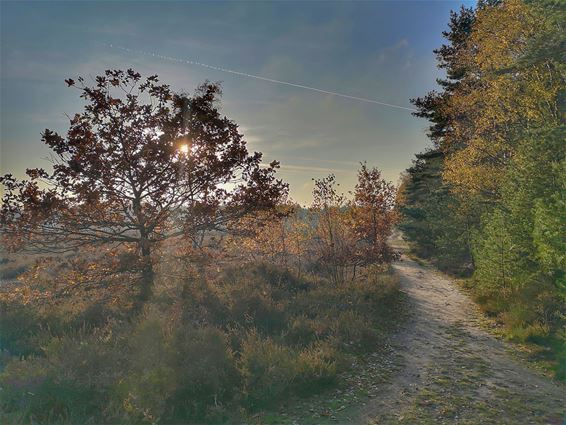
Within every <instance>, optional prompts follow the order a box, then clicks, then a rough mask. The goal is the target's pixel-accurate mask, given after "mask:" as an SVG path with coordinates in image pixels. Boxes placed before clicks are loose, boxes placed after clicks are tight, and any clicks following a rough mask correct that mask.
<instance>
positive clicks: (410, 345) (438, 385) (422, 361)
mask: <svg viewBox="0 0 566 425" xmlns="http://www.w3.org/2000/svg"><path fill="white" fill-rule="evenodd" d="M394 267H395V269H396V270H397V272H398V273H399V275H400V277H401V287H402V291H403V292H405V293H406V294H407V296H408V297H407V298H408V303H409V308H410V310H411V315H410V316H411V317H410V319H409V321H408V323H407V324H406V326H405V327H404V330H403V331H402V332H400V333H399V334H398V335H397V337H396V339H395V341H394V343H393V345H394V347H395V351H396V352H397V353H399V354H401V366H400V367H399V369H397V371H396V372H395V373H394V374H393V376H392V379H391V380H390V381H389V383H386V384H385V385H383V386H381V390H380V391H379V393H378V394H376V395H375V396H374V397H372V399H371V400H369V401H368V402H367V403H366V405H365V406H364V407H363V408H362V409H361V412H360V414H359V415H356V416H357V420H355V422H359V423H366V424H367V423H370V424H389V423H415V424H428V423H430V424H439V423H446V424H453V423H458V424H492V423H493V424H531V423H533V424H539V423H541V424H566V386H564V385H562V384H559V383H556V382H553V381H552V380H550V379H548V378H546V377H544V376H541V375H540V374H538V373H537V372H535V371H533V370H530V369H529V368H528V367H527V365H526V364H523V362H521V361H519V360H517V359H516V358H515V356H511V355H510V354H509V352H508V348H509V346H508V344H507V343H506V342H503V341H500V340H498V339H497V338H495V337H493V336H492V335H490V334H489V333H488V332H486V331H485V330H484V329H483V328H482V327H481V326H480V320H481V319H482V316H481V313H480V312H479V311H478V310H477V307H476V306H475V304H474V303H473V301H472V300H470V299H469V297H468V296H466V295H465V294H464V293H462V292H461V291H460V290H459V288H458V287H457V286H456V285H455V284H454V282H452V281H451V280H450V279H447V278H446V277H444V276H443V275H441V274H440V273H438V272H436V271H434V270H433V269H431V268H429V267H426V266H423V265H420V264H418V263H417V262H415V261H413V260H411V259H408V258H406V257H404V258H403V261H400V262H398V263H397V264H395V266H394Z"/></svg>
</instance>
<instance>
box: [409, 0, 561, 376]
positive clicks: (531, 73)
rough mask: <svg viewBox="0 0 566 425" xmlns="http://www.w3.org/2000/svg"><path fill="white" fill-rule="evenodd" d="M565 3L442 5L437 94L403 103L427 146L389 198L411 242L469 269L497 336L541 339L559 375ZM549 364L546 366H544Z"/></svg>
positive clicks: (449, 264)
mask: <svg viewBox="0 0 566 425" xmlns="http://www.w3.org/2000/svg"><path fill="white" fill-rule="evenodd" d="M565 23H566V3H564V2H561V1H551V0H548V1H546V0H540V1H520V0H509V1H480V2H479V3H478V5H477V7H476V8H475V9H468V8H462V9H460V11H458V12H452V15H451V18H450V24H449V29H448V31H445V32H444V33H443V36H444V37H445V39H446V40H447V43H446V44H444V45H442V46H441V47H440V48H438V49H437V50H435V52H434V53H435V54H436V57H437V61H438V66H439V68H441V69H443V70H444V71H445V72H446V77H445V78H444V79H439V80H438V84H439V85H440V90H439V91H433V92H430V93H428V94H426V95H425V96H424V97H422V98H417V99H414V100H413V101H412V102H413V104H414V105H415V106H416V107H417V108H418V112H417V113H415V115H417V116H419V117H424V118H426V119H428V120H429V122H430V123H431V124H430V127H429V128H428V136H429V137H430V139H431V140H432V142H433V147H432V148H431V149H429V150H426V151H425V152H422V153H419V154H418V155H417V159H416V160H415V161H414V164H413V166H412V167H411V168H409V169H408V170H407V172H406V174H405V176H404V178H403V181H402V184H401V190H400V194H399V204H400V205H401V207H400V208H401V211H402V222H401V224H400V227H401V228H402V230H403V232H404V234H405V237H406V238H407V239H408V240H409V241H410V242H411V243H412V248H413V250H414V252H415V253H416V254H418V255H419V256H421V257H425V258H429V259H431V260H433V261H434V262H436V263H437V265H438V266H439V267H440V268H441V269H443V270H445V271H448V272H451V273H454V274H458V275H464V276H471V277H472V279H470V281H469V284H470V287H471V288H472V290H473V293H474V294H475V295H476V297H477V299H478V300H479V301H480V303H481V305H482V306H483V307H484V308H485V310H486V311H487V312H488V313H489V314H492V315H494V316H497V317H498V318H499V319H501V321H502V322H503V323H504V324H505V329H506V332H507V335H508V336H509V337H510V338H513V339H517V340H520V341H525V340H531V341H535V342H539V343H541V344H543V345H547V346H550V347H551V348H552V352H553V353H554V361H555V364H557V372H558V376H560V377H562V378H564V377H566V326H565V325H566V320H565V319H566V161H565V157H566V143H565V140H566V127H565V125H566V110H565V106H566V84H565V81H566V73H565V71H566V63H565V52H566V36H565V29H564V25H565ZM556 360H557V362H556Z"/></svg>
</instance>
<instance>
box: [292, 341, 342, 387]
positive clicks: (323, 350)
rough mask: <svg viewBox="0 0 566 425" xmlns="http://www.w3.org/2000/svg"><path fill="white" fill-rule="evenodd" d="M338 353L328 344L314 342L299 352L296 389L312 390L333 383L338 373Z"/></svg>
mask: <svg viewBox="0 0 566 425" xmlns="http://www.w3.org/2000/svg"><path fill="white" fill-rule="evenodd" d="M338 363H339V362H338V354H337V352H336V349H335V348H333V347H332V346H330V344H316V345H314V346H312V347H310V348H307V349H305V350H303V351H301V352H300V353H299V357H298V359H297V383H296V386H297V389H298V391H300V392H305V391H308V392H310V391H313V390H317V389H320V388H321V387H324V386H327V385H330V384H332V383H334V381H335V380H336V377H337V373H338Z"/></svg>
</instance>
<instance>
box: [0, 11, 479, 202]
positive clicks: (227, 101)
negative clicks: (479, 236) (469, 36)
mask: <svg viewBox="0 0 566 425" xmlns="http://www.w3.org/2000/svg"><path fill="white" fill-rule="evenodd" d="M462 4H464V5H466V6H472V5H473V3H472V2H470V1H466V2H461V1H424V0H423V1H375V2H371V1H363V2H361V1H360V2H345V1H312V2H283V1H279V2H268V1H261V2H259V1H257V2H254V1H231V2H195V1H193V2H171V1H161V2H157V1H145V2H135V3H134V2H133V1H125V2H110V1H98V2H94V1H93V2H91V1H76V2H67V1H64V2H50V1H39V2H26V1H20V2H15V1H14V2H6V1H3V2H0V24H1V25H0V35H1V41H0V59H1V65H0V69H1V74H0V173H1V174H5V173H12V174H14V175H16V176H18V177H23V175H24V171H25V169H26V168H33V167H44V168H49V166H50V165H49V162H48V159H47V158H48V155H49V150H48V149H47V148H46V147H45V146H43V145H42V142H41V136H40V134H41V132H42V131H43V130H45V129H46V128H49V129H51V130H55V131H59V132H61V133H65V132H66V130H67V128H68V124H69V121H68V118H67V116H72V115H73V114H74V113H75V112H79V111H80V110H81V109H82V106H83V103H82V102H81V99H79V98H78V96H77V92H76V90H72V89H68V88H66V84H65V83H64V80H65V79H66V78H76V77H77V76H79V75H82V76H84V77H87V78H88V77H89V76H96V75H99V74H101V73H103V72H104V70H106V69H127V68H133V69H135V70H136V71H138V72H140V73H141V74H142V75H152V74H157V75H158V76H159V77H160V80H161V81H162V82H164V83H167V84H170V85H171V87H172V88H173V89H174V90H177V91H184V92H189V93H192V92H193V91H194V89H195V87H196V86H197V85H199V83H201V82H203V81H205V80H211V81H219V82H221V83H222V86H223V98H222V112H223V113H224V114H225V115H226V116H228V117H229V118H230V119H232V120H234V121H235V122H236V123H238V124H239V126H240V129H241V132H242V133H243V134H244V135H245V138H246V140H247V142H248V147H249V149H250V150H251V151H260V152H263V153H264V159H265V162H271V161H272V160H278V161H280V163H281V169H280V171H279V175H280V177H281V178H283V179H284V180H285V181H287V182H289V184H290V194H291V196H292V198H293V199H294V200H296V201H297V202H299V203H301V204H303V205H308V204H310V202H311V192H312V188H313V181H312V179H313V178H321V177H324V176H326V175H328V174H329V173H334V174H335V175H336V177H337V179H338V181H339V182H340V183H341V188H342V190H343V191H345V192H347V191H348V190H351V189H352V188H353V186H354V184H355V180H356V170H357V168H358V165H359V163H360V162H361V161H366V162H367V164H368V165H369V166H376V167H378V168H379V169H380V170H381V171H382V173H383V175H384V177H385V178H387V179H388V180H390V181H393V182H394V183H396V182H397V181H398V179H399V175H400V173H401V172H402V171H403V170H404V169H406V168H407V167H409V166H410V165H411V161H412V159H413V157H414V154H415V153H417V152H419V151H422V150H423V149H425V148H426V147H427V146H429V142H428V140H427V138H426V134H425V131H426V127H427V123H426V121H425V120H423V119H419V118H416V117H413V116H412V115H411V112H410V111H408V110H404V109H398V108H392V107H389V106H384V105H379V104H376V103H368V102H363V101H360V100H355V99H348V98H343V97H338V96H333V95H331V94H326V93H321V92H315V91H312V90H307V89H304V88H299V87H294V86H289V85H281V84H274V83H272V82H268V81H263V80H259V79H256V78H251V77H246V76H241V75H235V74H231V73H227V72H222V71H219V70H214V69H211V68H205V67H202V66H198V65H194V64H189V63H186V62H185V63H182V62H175V61H170V60H164V59H161V58H159V57H153V56H151V55H144V54H140V53H138V52H139V51H145V52H153V53H156V54H158V55H162V56H169V57H174V58H178V59H182V60H189V61H196V62H200V63H205V64H208V65H212V66H216V67H222V68H225V69H230V70H235V71H238V72H242V73H247V74H253V75H258V76H261V77H265V78H270V79H275V80H281V81H285V82H290V83H293V84H298V85H304V86H309V87H314V88H317V89H320V90H324V91H330V92H338V93H343V94H346V95H350V96H353V97H361V98H367V99H373V100H376V101H379V102H383V103H389V104H393V105H398V106H403V107H407V108H410V107H411V104H410V102H409V99H410V98H414V97H418V96H422V95H424V94H425V93H426V92H427V91H430V90H432V89H434V88H435V87H436V83H435V79H436V78H437V77H439V76H441V75H442V74H441V72H440V71H439V70H438V69H437V68H436V63H435V58H434V54H433V52H432V50H433V49H434V48H436V47H438V46H439V45H440V44H441V43H442V36H441V32H442V31H443V30H445V29H446V27H447V22H448V19H449V12H450V10H451V9H458V8H460V6H461V5H462ZM116 46H120V47H123V48H126V49H130V51H127V50H123V49H119V48H116Z"/></svg>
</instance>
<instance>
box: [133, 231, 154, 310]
mask: <svg viewBox="0 0 566 425" xmlns="http://www.w3.org/2000/svg"><path fill="white" fill-rule="evenodd" d="M140 246H141V260H142V267H141V281H140V291H139V294H138V299H137V302H136V305H135V306H134V309H135V310H136V311H138V312H139V311H140V310H141V308H142V307H143V306H144V305H145V303H146V302H147V301H149V299H150V298H151V296H152V294H153V279H154V276H155V273H154V271H153V264H152V263H151V247H150V244H149V241H148V240H147V239H142V241H141V242H140Z"/></svg>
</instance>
